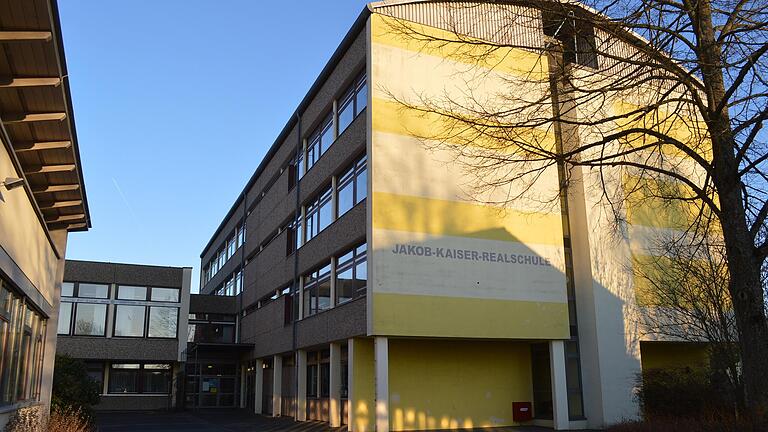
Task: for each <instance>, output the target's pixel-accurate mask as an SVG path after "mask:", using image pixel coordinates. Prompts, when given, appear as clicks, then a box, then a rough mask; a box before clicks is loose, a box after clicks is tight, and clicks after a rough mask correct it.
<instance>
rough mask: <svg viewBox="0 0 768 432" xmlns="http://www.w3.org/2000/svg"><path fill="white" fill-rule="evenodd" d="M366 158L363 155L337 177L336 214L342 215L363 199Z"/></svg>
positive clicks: (365, 190) (364, 194) (365, 189)
mask: <svg viewBox="0 0 768 432" xmlns="http://www.w3.org/2000/svg"><path fill="white" fill-rule="evenodd" d="M366 160H367V159H366V157H365V156H363V157H362V158H360V160H358V161H357V162H355V163H354V164H353V165H352V166H351V167H350V168H349V169H348V170H347V171H346V172H345V173H344V174H343V175H342V176H341V177H340V178H339V181H338V183H337V186H336V187H337V192H336V203H337V209H336V214H337V215H339V216H341V215H343V214H344V213H346V212H348V211H349V210H350V209H351V208H352V207H354V206H355V205H356V204H357V203H359V202H360V201H362V200H364V199H365V197H366V194H367V192H368V185H367V164H366Z"/></svg>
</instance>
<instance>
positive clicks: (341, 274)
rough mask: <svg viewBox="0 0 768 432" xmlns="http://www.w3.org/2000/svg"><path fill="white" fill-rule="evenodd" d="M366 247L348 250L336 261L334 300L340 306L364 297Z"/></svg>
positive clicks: (363, 245) (361, 246)
mask: <svg viewBox="0 0 768 432" xmlns="http://www.w3.org/2000/svg"><path fill="white" fill-rule="evenodd" d="M366 248H367V245H366V244H365V243H363V244H362V245H360V246H358V247H356V248H354V249H352V250H350V251H349V252H347V253H346V254H344V255H343V256H342V257H341V258H339V259H338V264H337V266H336V298H337V303H338V304H342V303H344V302H347V301H349V300H352V299H354V298H357V297H360V296H363V295H365V288H366V286H367V279H368V267H367V250H366Z"/></svg>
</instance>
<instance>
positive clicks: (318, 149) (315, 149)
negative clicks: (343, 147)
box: [307, 113, 336, 171]
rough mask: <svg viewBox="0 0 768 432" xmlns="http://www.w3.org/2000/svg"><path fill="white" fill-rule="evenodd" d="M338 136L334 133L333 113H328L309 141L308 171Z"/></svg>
mask: <svg viewBox="0 0 768 432" xmlns="http://www.w3.org/2000/svg"><path fill="white" fill-rule="evenodd" d="M335 138H336V137H335V136H334V133H333V113H330V114H328V117H326V118H325V120H324V121H323V123H322V124H321V125H320V127H318V128H317V130H315V132H314V133H313V134H312V135H310V137H309V140H308V141H307V171H309V170H310V168H312V167H313V166H314V165H315V164H316V163H317V161H318V159H320V156H322V155H323V153H325V152H326V151H327V150H328V147H330V146H331V144H332V143H333V140H334V139H335Z"/></svg>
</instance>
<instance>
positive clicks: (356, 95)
mask: <svg viewBox="0 0 768 432" xmlns="http://www.w3.org/2000/svg"><path fill="white" fill-rule="evenodd" d="M367 103H368V91H367V84H366V77H365V74H363V75H362V76H360V77H358V78H357V79H356V80H355V81H354V82H353V83H352V85H351V86H350V87H349V89H347V91H346V92H344V95H343V96H342V97H341V98H340V99H338V100H337V101H336V104H335V105H334V106H335V110H334V109H331V112H330V113H328V115H327V116H326V117H325V119H324V120H323V122H322V123H320V126H318V127H317V128H316V129H315V130H314V131H313V132H312V133H311V134H310V135H309V138H308V139H307V140H306V142H305V144H304V148H302V150H301V152H299V155H298V157H297V158H296V163H295V165H294V166H295V168H294V169H295V172H296V173H297V177H298V179H301V178H302V177H303V176H304V174H306V173H307V171H309V170H310V169H311V168H312V167H313V166H314V165H315V164H316V163H317V161H318V160H319V159H320V156H322V155H323V154H324V153H325V152H326V151H327V150H328V148H329V147H330V146H331V144H333V143H334V141H336V138H338V136H339V135H341V133H342V132H344V130H346V129H347V127H348V126H349V125H350V124H351V123H352V121H353V120H354V119H355V117H357V116H358V114H360V113H361V112H362V111H363V109H365V107H366V105H367ZM291 183H292V184H291V187H293V183H295V180H293V177H292V181H291Z"/></svg>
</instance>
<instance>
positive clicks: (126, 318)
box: [115, 305, 147, 337]
mask: <svg viewBox="0 0 768 432" xmlns="http://www.w3.org/2000/svg"><path fill="white" fill-rule="evenodd" d="M146 309H147V308H146V307H144V306H128V305H116V306H115V336H129V337H142V336H144V314H145V313H146Z"/></svg>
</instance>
